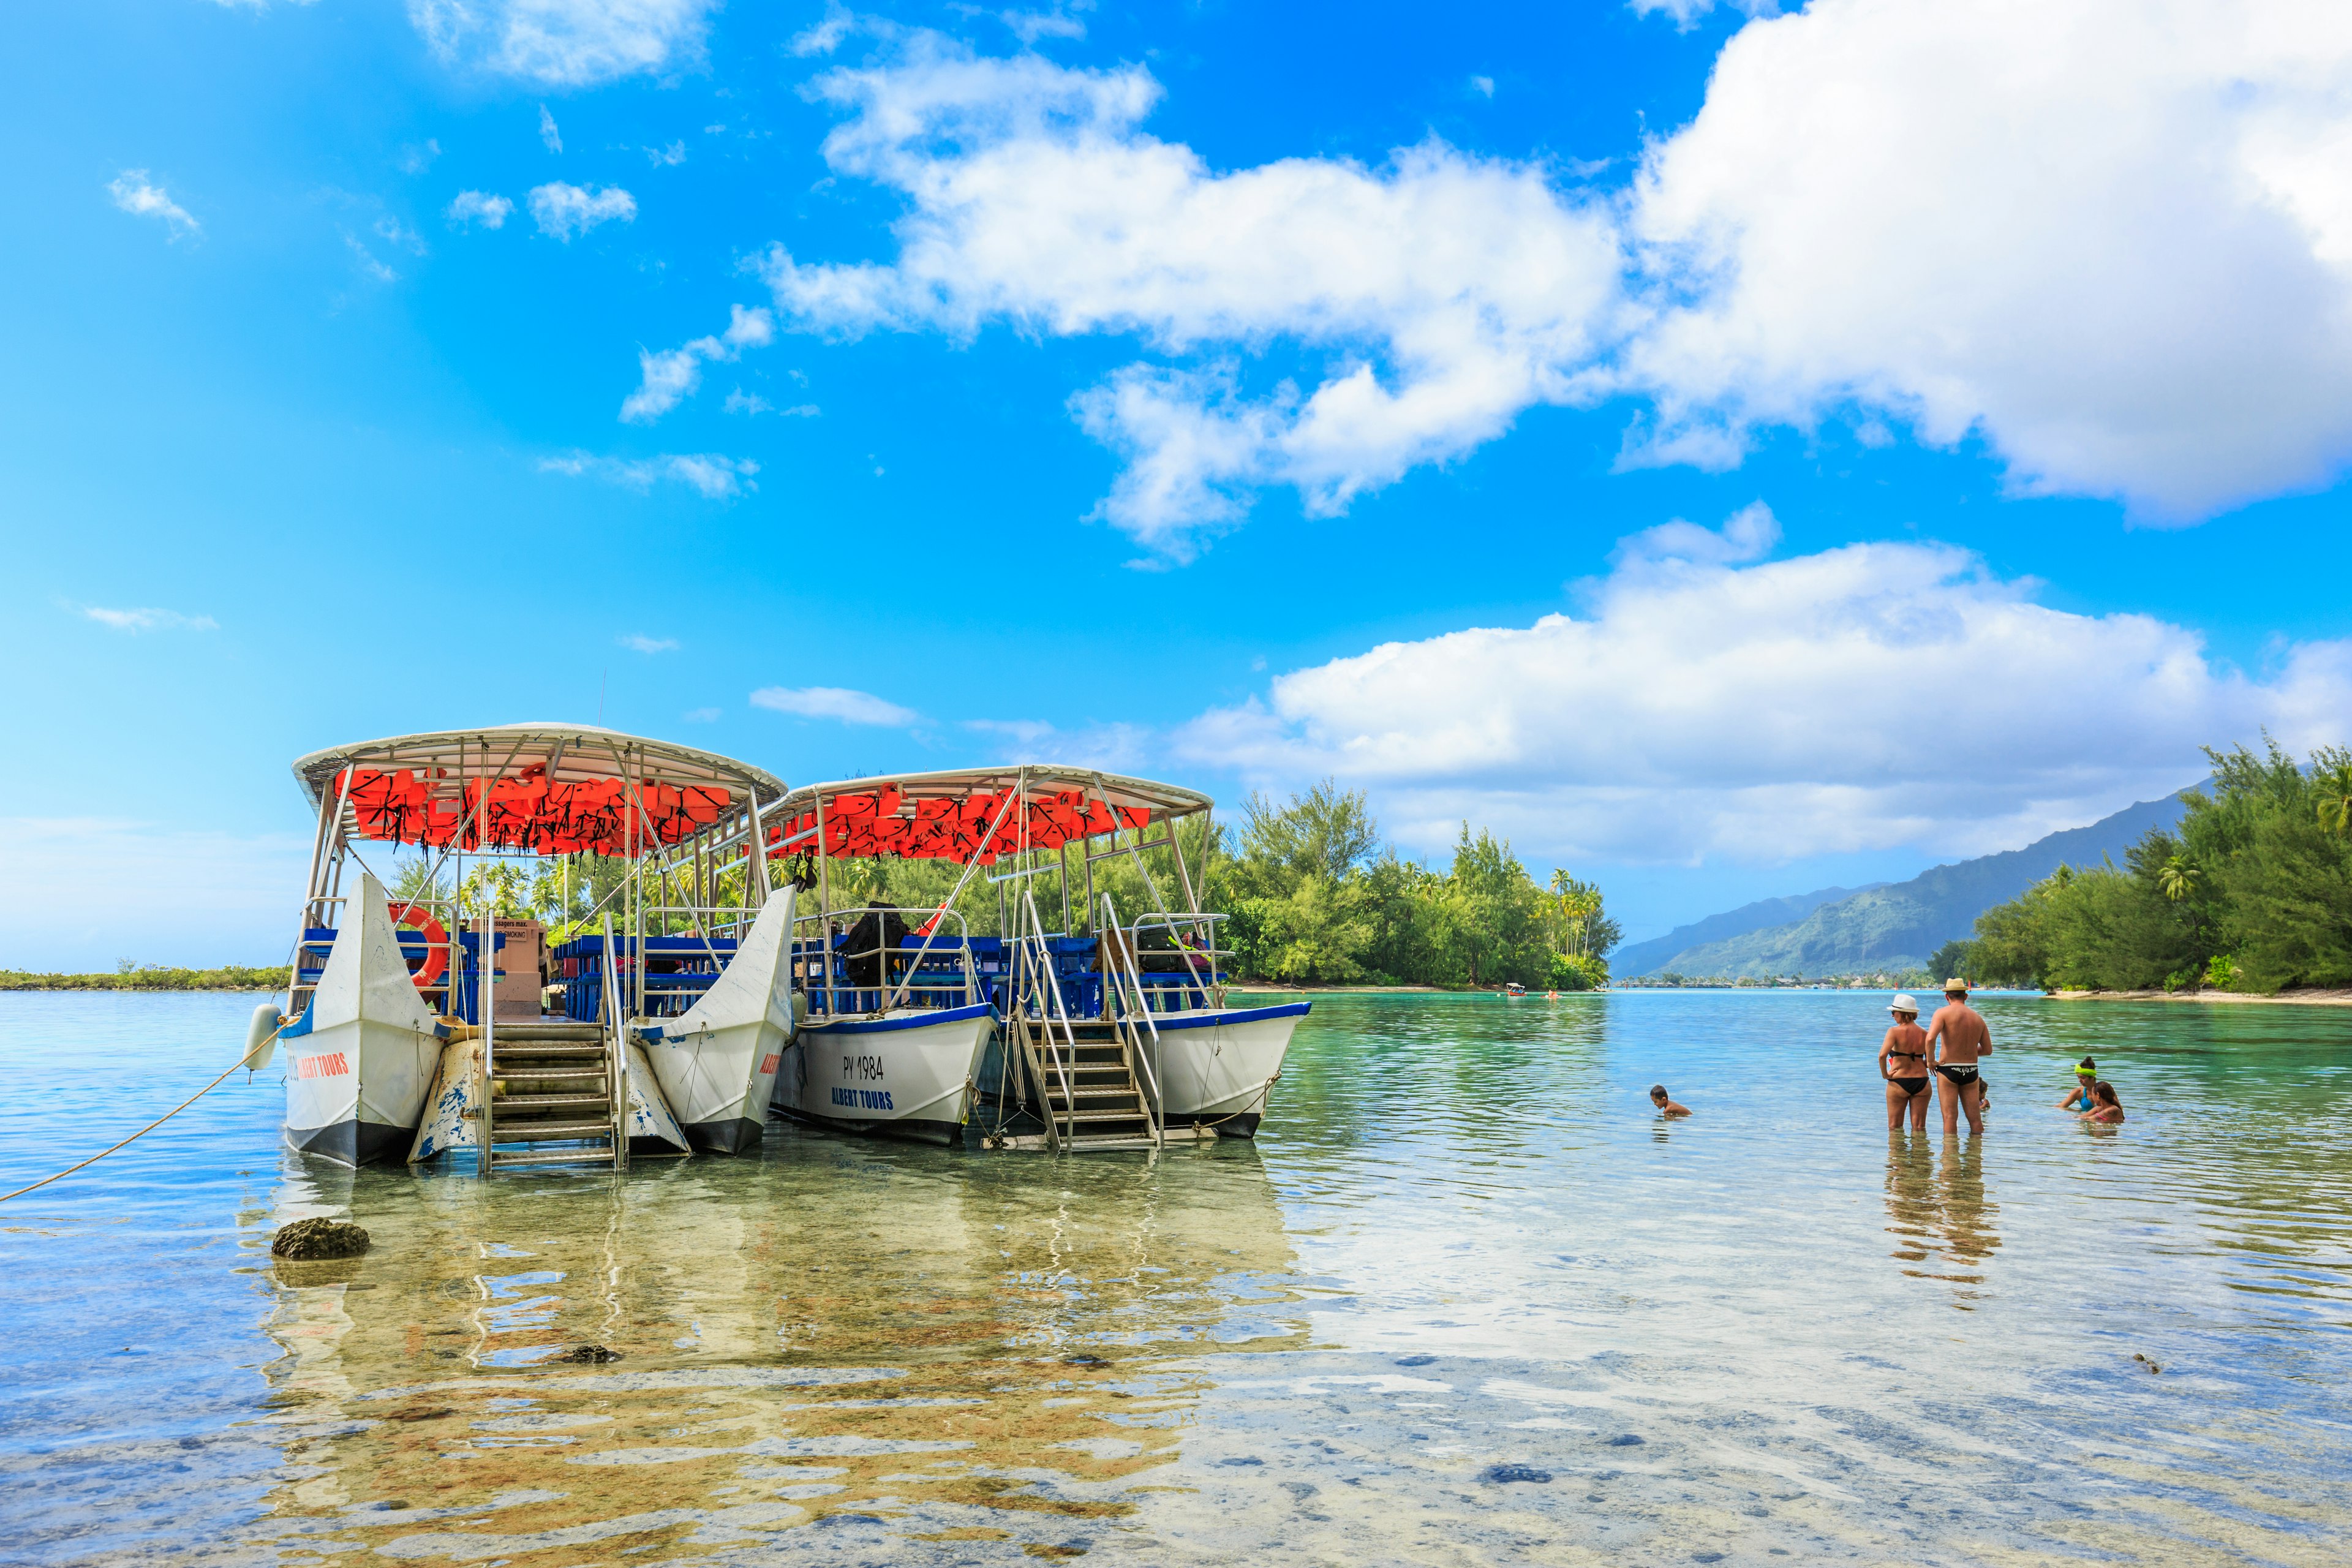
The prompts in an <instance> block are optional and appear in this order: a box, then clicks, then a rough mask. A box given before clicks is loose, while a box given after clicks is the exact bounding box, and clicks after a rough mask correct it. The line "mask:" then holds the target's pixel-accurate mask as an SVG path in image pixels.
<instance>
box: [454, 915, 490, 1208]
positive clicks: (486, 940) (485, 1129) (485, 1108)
mask: <svg viewBox="0 0 2352 1568" xmlns="http://www.w3.org/2000/svg"><path fill="white" fill-rule="evenodd" d="M493 934H494V933H493V931H492V930H491V927H490V912H489V911H488V910H483V911H482V933H481V939H480V940H481V946H480V948H479V949H478V951H479V952H489V951H490V940H491V937H492V935H493ZM450 940H451V941H452V942H455V941H456V940H457V938H456V936H455V935H454V934H453V935H452V936H451V938H450ZM450 967H451V968H453V969H454V968H455V967H457V961H456V958H455V957H454V955H453V956H452V958H451V960H450ZM492 973H496V971H495V970H494V971H492ZM497 1014H498V1008H497V1007H496V1006H486V1007H484V1008H483V1009H482V1023H481V1030H482V1055H481V1063H482V1067H481V1077H480V1079H478V1082H479V1084H480V1086H481V1093H480V1094H479V1096H478V1097H477V1098H476V1100H475V1101H474V1104H475V1107H476V1109H477V1110H478V1120H477V1121H475V1123H474V1130H475V1132H476V1134H477V1139H478V1141H477V1142H476V1144H475V1155H474V1173H475V1174H476V1175H478V1176H487V1175H488V1174H489V1173H490V1170H491V1167H492V1166H493V1165H494V1164H496V1163H497V1160H498V1155H497V1152H496V1151H495V1149H494V1147H493V1145H495V1144H496V1143H497V1142H498V1140H499V1135H498V1128H497V1125H496V1122H497V1117H496V1111H497V1109H498V1099H499V1065H498V1060H497V1055H496V1053H497V1050H498V1038H497V1036H496V1034H495V1032H494V1030H495V1024H494V1022H493V1020H494V1019H495V1017H496V1016H497Z"/></svg>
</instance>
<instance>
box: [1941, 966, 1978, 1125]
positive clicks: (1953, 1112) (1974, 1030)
mask: <svg viewBox="0 0 2352 1568" xmlns="http://www.w3.org/2000/svg"><path fill="white" fill-rule="evenodd" d="M1991 1050H1992V1030H1991V1028H1990V1026H1988V1025H1987V1024H1986V1023H1985V1021H1984V1015H1982V1014H1981V1013H1979V1012H1978V1011H1977V1010H1976V1009H1975V1008H1973V1007H1971V1006H1969V991H1968V982H1967V981H1965V980H1955V981H1953V982H1952V983H1951V984H1948V985H1947V986H1945V987H1944V1005H1942V1006H1940V1007H1938V1008H1937V1009H1936V1016H1935V1017H1934V1018H1933V1019H1931V1020H1930V1021H1929V1023H1928V1026H1927V1059H1928V1060H1929V1062H1930V1063H1931V1064H1933V1066H1934V1067H1935V1069H1936V1076H1937V1078H1938V1079H1942V1080H1943V1081H1942V1082H1941V1083H1940V1084H1938V1085H1937V1100H1940V1101H1941V1102H1942V1105H1943V1111H1944V1131H1946V1132H1957V1131H1959V1126H1960V1113H1961V1112H1962V1111H1966V1112H1967V1113H1968V1118H1969V1131H1971V1132H1981V1131H1984V1084H1983V1083H1982V1081H1981V1080H1980V1079H1979V1077H1978V1074H1977V1063H1978V1062H1979V1061H1980V1060H1981V1059H1983V1058H1984V1057H1985V1056H1986V1055H1988V1054H1989V1053H1990V1051H1991Z"/></svg>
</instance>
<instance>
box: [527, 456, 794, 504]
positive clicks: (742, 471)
mask: <svg viewBox="0 0 2352 1568" xmlns="http://www.w3.org/2000/svg"><path fill="white" fill-rule="evenodd" d="M539 471H540V472H541V473H543V474H570V475H572V476H573V477H574V478H579V479H602V480H604V482H605V483H607V484H614V485H621V486H624V487H625V488H626V489H633V490H644V489H652V488H653V486H654V485H655V484H656V482H657V481H660V480H665V479H667V480H671V481H674V482H676V483H678V484H682V485H686V486H688V487H689V488H691V489H696V490H698V491H700V492H701V493H702V494H703V495H705V496H707V497H709V499H710V500H733V499H734V498H735V497H737V496H739V495H741V494H742V493H743V492H744V491H746V490H755V489H759V488H760V487H759V486H757V485H755V484H753V483H752V482H751V476H752V475H754V474H756V473H758V472H759V471H760V465H759V464H757V463H755V462H753V461H752V460H751V458H726V457H721V456H719V454H718V453H716V452H688V453H675V452H671V453H664V454H663V455H662V456H660V457H657V458H601V457H598V456H596V455H594V454H593V453H590V452H572V453H569V454H567V455H565V456H563V457H561V458H541V459H540V460H539Z"/></svg>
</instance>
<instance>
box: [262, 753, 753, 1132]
mask: <svg viewBox="0 0 2352 1568" xmlns="http://www.w3.org/2000/svg"><path fill="white" fill-rule="evenodd" d="M294 773H295V777H296V778H297V779H298V780H299V782H300V784H301V785H302V788H303V790H304V791H305V793H306V794H307V795H308V796H309V797H310V802H311V804H312V805H313V806H314V807H315V808H316V810H317V813H318V824H317V828H316V832H315V837H313V840H312V846H311V855H310V880H309V885H308V886H307V888H306V889H305V890H304V893H303V898H302V909H301V934H300V936H299V938H298V939H297V941H296V942H295V944H294V956H293V960H292V963H291V965H290V967H289V977H288V983H287V994H286V998H285V1001H284V1003H283V1004H282V1005H280V1004H278V1003H275V1002H273V1003H268V1004H265V1005H263V1007H262V1008H260V1009H258V1010H257V1012H256V1014H255V1016H254V1020H253V1025H252V1028H251V1032H250V1034H249V1036H248V1041H247V1046H248V1058H247V1059H248V1060H249V1061H250V1062H252V1063H253V1065H256V1066H259V1065H262V1064H263V1063H265V1062H266V1061H267V1060H268V1057H269V1055H270V1054H271V1053H272V1052H273V1051H274V1049H275V1048H276V1047H277V1046H278V1045H282V1046H284V1047H286V1050H287V1052H288V1056H289V1060H288V1064H287V1076H286V1085H287V1089H286V1096H287V1098H286V1138H287V1142H289V1143H290V1144H292V1145H293V1146H294V1147H295V1148H297V1149H300V1150H304V1151H307V1152H311V1153H316V1154H320V1155H323V1156H325V1157H327V1158H328V1159H331V1160H334V1161H339V1162H341V1163H344V1164H351V1165H360V1164H368V1163H378V1162H386V1161H398V1160H407V1161H409V1162H412V1163H415V1162H421V1161H424V1160H428V1159H432V1158H435V1157H436V1156H439V1155H441V1154H444V1153H447V1152H452V1151H456V1150H468V1151H471V1152H472V1153H473V1156H474V1160H475V1163H476V1168H477V1169H478V1170H479V1171H481V1172H482V1173H486V1174H487V1173H488V1172H490V1171H491V1170H493V1169H503V1168H505V1167H508V1166H510V1165H523V1164H546V1163H576V1162H582V1161H586V1162H592V1163H605V1164H610V1165H613V1166H615V1167H621V1166H625V1165H626V1164H627V1163H628V1158H629V1153H630V1151H631V1149H632V1147H635V1148H636V1149H637V1150H639V1151H640V1152H651V1151H652V1150H656V1149H662V1148H668V1149H673V1150H675V1151H677V1152H688V1151H689V1150H691V1149H708V1150H716V1151H720V1152H740V1151H743V1150H746V1149H751V1148H754V1147H756V1146H757V1145H758V1143H759V1142H760V1136H761V1127H762V1125H763V1124H764V1122H765V1121H766V1116H767V1108H768V1101H769V1100H770V1097H771V1094H772V1085H773V1082H774V1079H775V1074H776V1069H777V1067H778V1066H779V1064H780V1063H781V1061H782V1056H783V1052H784V1050H785V1048H786V1047H787V1046H788V1045H789V1043H790V1041H791V1039H792V1036H793V1017H794V1008H793V998H792V994H791V971H792V964H791V962H790V960H789V957H788V948H789V945H790V943H791V942H792V938H793V931H794V929H795V921H794V908H795V901H794V898H793V889H782V890H780V891H777V892H775V893H774V894H773V896H772V891H771V884H770V881H769V877H768V860H769V858H768V857H767V856H765V855H761V854H760V853H758V852H757V849H756V847H757V846H759V845H760V844H761V842H762V841H763V840H764V839H765V838H767V837H769V835H768V833H767V831H766V829H767V826H768V824H769V823H770V822H771V821H772V819H773V816H774V812H775V808H776V805H777V804H778V803H779V802H780V801H781V800H782V797H783V795H784V794H785V790H784V786H783V784H782V783H781V782H780V781H778V780H777V779H776V778H774V777H773V776H772V775H771V774H769V773H765V772H762V771H761V770H760V769H758V768H754V767H751V766H749V765H747V764H745V763H739V762H735V761H733V760H732V759H730V758H727V757H722V756H719V755H716V754H714V753H712V752H700V751H695V750H692V749H690V748H688V747H684V746H675V745H670V744H667V743H666V742H658V741H648V740H642V739H639V738H637V737H635V736H630V735H623V734H618V733H615V732H614V731H609V730H604V729H599V728H596V727H593V726H591V725H584V724H509V725H501V726H493V727H490V728H487V729H480V730H464V731H441V732H436V733H432V734H423V735H404V736H397V737H394V738H392V739H389V740H383V741H370V742H362V743H361V744H358V745H351V746H339V747H335V748H332V749H331V750H328V751H323V752H313V753H312V754H311V755H310V756H307V757H304V758H302V759H301V760H300V761H299V762H298V763H295V764H294ZM401 855H411V856H415V857H418V858H419V859H418V860H417V861H415V862H413V863H412V866H411V869H412V877H411V879H410V881H409V883H408V884H406V885H411V886H415V887H417V888H419V889H422V890H421V891H420V892H418V893H417V894H416V895H415V896H414V897H408V898H403V897H398V896H395V895H387V894H386V892H385V890H384V881H383V874H380V869H379V866H380V867H381V870H382V872H383V873H388V872H389V870H390V861H391V858H393V857H395V856H401ZM371 857H380V858H381V859H380V862H379V865H372V864H371V863H370V858H371ZM469 859H470V860H472V861H473V862H475V869H476V873H477V875H476V877H475V879H474V881H473V882H471V883H469V882H468V881H467V876H466V873H467V862H468V860H469ZM486 859H487V860H489V861H491V862H493V863H494V867H495V868H497V869H498V870H499V875H488V874H484V873H485V871H486V870H488V869H490V868H485V867H484V866H483V865H482V862H483V861H484V860H486ZM517 862H520V863H521V864H520V866H518V865H517ZM574 868H577V873H576V879H577V881H578V882H579V883H580V884H582V890H581V892H580V894H579V896H578V898H576V899H575V898H574V896H573V893H572V889H571V884H570V883H568V882H567V883H566V885H565V889H564V891H563V893H562V903H563V905H564V908H563V914H564V916H565V919H564V920H563V921H562V923H561V925H560V926H559V928H558V929H556V930H554V931H550V930H549V928H548V927H546V926H545V925H542V924H541V922H540V921H536V920H532V919H528V918H522V917H520V916H519V915H517V916H511V917H509V918H501V917H499V915H498V914H497V913H495V912H494V911H495V903H496V899H495V895H496V893H497V891H498V889H499V888H500V887H501V886H503V887H505V888H508V889H513V888H516V887H528V886H529V885H530V880H531V877H532V874H533V873H541V874H552V875H556V876H559V877H562V878H567V879H570V878H574V877H575V870H574ZM347 871H348V873H349V875H348V876H347V874H346V873H347ZM518 872H519V873H520V875H518V874H517V873H518ZM598 886H601V887H602V888H603V889H604V890H603V891H602V893H601V895H597V894H595V891H594V889H595V888H596V887H598ZM582 902H585V903H587V904H589V905H592V906H593V907H591V908H588V909H586V910H585V911H584V918H583V913H582V911H580V910H579V909H578V905H579V904H580V903H582ZM550 937H552V938H554V940H553V941H552V942H550V941H549V940H548V939H549V938H550Z"/></svg>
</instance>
